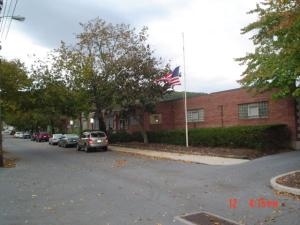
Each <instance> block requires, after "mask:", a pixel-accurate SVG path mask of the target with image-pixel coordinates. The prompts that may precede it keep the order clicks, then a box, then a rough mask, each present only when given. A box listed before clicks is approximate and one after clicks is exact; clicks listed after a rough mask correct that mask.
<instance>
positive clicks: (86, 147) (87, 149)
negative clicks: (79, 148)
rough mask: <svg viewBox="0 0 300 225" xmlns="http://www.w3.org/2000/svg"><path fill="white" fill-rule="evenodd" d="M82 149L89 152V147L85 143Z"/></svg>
mask: <svg viewBox="0 0 300 225" xmlns="http://www.w3.org/2000/svg"><path fill="white" fill-rule="evenodd" d="M84 151H85V152H86V153H88V152H89V148H88V146H87V145H85V146H84Z"/></svg>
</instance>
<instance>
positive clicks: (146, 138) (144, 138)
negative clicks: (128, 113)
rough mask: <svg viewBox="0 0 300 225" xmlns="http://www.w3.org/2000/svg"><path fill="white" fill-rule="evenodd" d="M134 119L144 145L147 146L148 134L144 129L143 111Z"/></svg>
mask: <svg viewBox="0 0 300 225" xmlns="http://www.w3.org/2000/svg"><path fill="white" fill-rule="evenodd" d="M136 119H137V121H138V124H139V127H140V131H141V134H142V136H143V140H144V144H148V143H149V139H148V134H147V131H146V130H145V127H144V111H142V114H140V115H136Z"/></svg>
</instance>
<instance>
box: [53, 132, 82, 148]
mask: <svg viewBox="0 0 300 225" xmlns="http://www.w3.org/2000/svg"><path fill="white" fill-rule="evenodd" d="M78 138H79V137H78V135H77V134H64V135H63V136H62V137H61V138H60V139H59V141H58V146H59V147H65V148H66V147H70V146H76V145H77V142H78Z"/></svg>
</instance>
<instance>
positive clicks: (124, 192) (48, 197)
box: [0, 136, 300, 225]
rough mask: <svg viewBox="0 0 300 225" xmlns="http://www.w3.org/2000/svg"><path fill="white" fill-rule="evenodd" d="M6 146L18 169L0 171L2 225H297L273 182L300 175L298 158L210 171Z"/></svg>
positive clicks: (12, 142) (115, 155) (8, 141)
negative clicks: (220, 224)
mask: <svg viewBox="0 0 300 225" xmlns="http://www.w3.org/2000/svg"><path fill="white" fill-rule="evenodd" d="M4 139H5V140H4V147H5V149H7V150H8V151H9V152H11V153H13V154H14V155H15V156H17V157H18V158H19V161H18V162H17V167H16V168H5V169H4V168H0V225H22V224H30V225H135V224H138V225H140V224H143V225H172V224H174V225H182V224H183V223H181V222H179V221H177V220H175V219H174V217H175V216H178V215H182V214H184V213H192V212H197V211H201V210H205V211H208V212H212V213H214V214H218V215H220V216H223V217H226V218H229V219H231V220H234V221H237V222H240V223H241V224H247V225H261V224H264V225H265V224H276V225H282V224H285V225H299V221H300V220H299V218H300V201H299V200H293V199H291V198H289V197H285V196H277V195H275V194H274V192H273V190H272V189H271V187H270V178H271V177H273V176H276V175H278V174H281V173H285V172H288V171H291V170H296V169H299V167H300V151H297V152H290V153H283V154H279V155H273V156H268V157H263V158H260V159H256V160H253V161H250V162H247V163H244V164H239V165H232V166H209V165H202V164H192V163H184V162H178V161H171V160H158V159H153V158H147V157H141V156H134V155H129V154H124V153H119V152H113V151H108V152H94V153H85V152H77V151H76V150H75V148H67V149H64V148H59V147H57V146H49V145H48V144H47V143H35V142H32V141H30V140H23V139H15V138H12V137H10V136H6V137H5V138H4ZM260 198H263V199H264V200H266V201H272V202H278V203H279V207H278V208H272V207H271V206H265V207H262V205H259V204H258V202H259V201H258V199H260ZM252 200H255V201H254V205H253V204H252V205H251V204H250V205H249V202H250V201H251V202H252V203H253V201H252Z"/></svg>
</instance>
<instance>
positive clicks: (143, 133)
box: [141, 129, 149, 144]
mask: <svg viewBox="0 0 300 225" xmlns="http://www.w3.org/2000/svg"><path fill="white" fill-rule="evenodd" d="M141 132H142V135H143V139H144V144H148V143H149V139H148V134H147V132H146V131H145V130H144V129H143V130H142V131H141Z"/></svg>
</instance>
